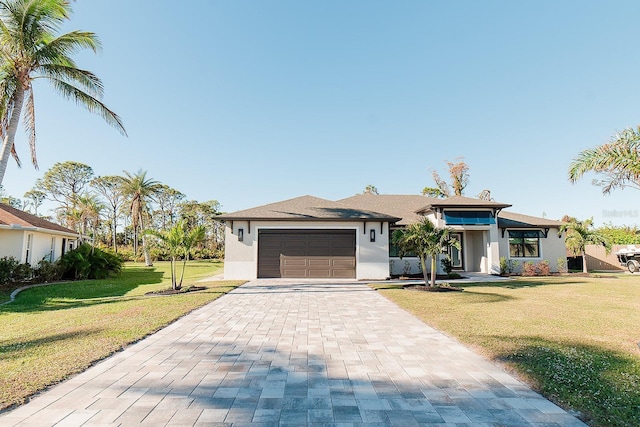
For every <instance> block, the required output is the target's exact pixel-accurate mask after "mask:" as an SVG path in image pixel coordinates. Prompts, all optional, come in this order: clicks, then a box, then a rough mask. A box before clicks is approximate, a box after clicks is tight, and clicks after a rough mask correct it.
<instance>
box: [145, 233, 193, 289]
mask: <svg viewBox="0 0 640 427" xmlns="http://www.w3.org/2000/svg"><path fill="white" fill-rule="evenodd" d="M146 233H147V234H150V235H152V236H153V237H155V238H157V239H158V240H159V241H160V242H161V243H162V245H163V246H164V248H165V249H166V250H167V251H168V252H169V257H170V258H171V289H173V290H178V289H180V288H182V279H183V278H184V270H185V268H186V265H187V260H188V259H189V255H190V254H191V249H193V247H194V246H195V245H196V244H197V243H198V242H200V241H202V240H203V239H204V237H205V229H204V227H203V226H197V227H194V228H192V229H191V230H187V225H186V221H185V220H180V221H178V222H176V223H175V225H174V226H173V227H171V228H169V229H168V230H162V231H155V230H147V231H146ZM180 258H182V260H183V263H182V271H181V273H180V280H178V272H177V266H178V262H179V260H180Z"/></svg>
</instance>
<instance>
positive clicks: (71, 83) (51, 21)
mask: <svg viewBox="0 0 640 427" xmlns="http://www.w3.org/2000/svg"><path fill="white" fill-rule="evenodd" d="M70 14H71V6H70V4H69V1H68V0H0V137H2V146H1V147H0V184H2V181H3V179H4V174H5V172H6V169H7V163H8V161H9V156H10V155H11V154H12V153H13V154H14V157H15V158H16V160H17V161H18V162H19V160H18V158H17V156H16V155H15V148H14V141H15V136H16V132H17V130H18V122H19V121H20V115H21V114H22V113H23V110H24V120H25V128H26V130H27V133H28V137H29V146H30V148H31V161H32V163H33V165H34V166H35V167H36V168H37V167H38V161H37V157H36V145H35V144H36V131H35V124H36V123H35V105H34V96H33V81H34V80H35V79H45V80H48V81H49V83H51V85H52V86H53V88H54V89H55V90H56V91H57V92H59V93H60V94H61V95H63V96H64V97H66V98H70V99H72V100H74V101H76V103H77V104H80V105H82V106H84V107H85V108H86V109H87V110H89V111H90V112H92V113H97V114H99V115H100V116H102V118H103V119H104V120H105V121H106V122H107V123H108V124H110V125H112V126H114V127H115V128H116V129H118V130H119V131H120V132H121V133H122V134H123V135H126V131H125V129H124V126H123V124H122V121H121V120H120V117H118V115H117V114H116V113H114V112H113V111H111V110H110V109H109V108H107V106H106V105H105V104H104V103H102V101H101V100H100V99H101V98H102V95H103V91H104V88H103V85H102V82H101V81H100V79H99V78H98V77H97V76H96V75H94V74H93V73H91V72H90V71H86V70H83V69H80V68H78V67H77V66H76V64H75V62H74V61H73V59H72V58H71V54H73V53H75V52H76V51H79V50H82V49H91V50H93V51H94V52H96V51H97V50H98V49H99V48H100V42H99V40H98V38H97V36H96V35H95V34H94V33H91V32H86V31H71V32H69V33H65V34H58V30H59V29H60V26H61V25H62V24H63V23H64V22H65V21H66V20H68V19H69V16H70Z"/></svg>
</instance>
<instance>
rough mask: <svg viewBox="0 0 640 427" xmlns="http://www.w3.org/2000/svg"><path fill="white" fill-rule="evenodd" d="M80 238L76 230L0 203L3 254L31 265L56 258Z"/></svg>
mask: <svg viewBox="0 0 640 427" xmlns="http://www.w3.org/2000/svg"><path fill="white" fill-rule="evenodd" d="M77 241H78V233H76V232H74V231H73V230H69V229H68V228H65V227H63V226H61V225H58V224H54V223H53V222H50V221H47V220H45V219H42V218H39V217H37V216H35V215H31V214H30V213H27V212H24V211H21V210H20V209H16V208H14V207H12V206H9V205H7V204H4V203H0V258H1V257H6V256H7V257H8V256H11V257H14V258H15V259H17V260H18V261H20V262H21V263H25V262H26V263H29V264H31V265H36V264H37V263H38V262H40V260H42V259H46V260H48V261H55V260H57V259H58V258H60V257H61V256H62V255H63V254H64V253H65V252H66V251H68V250H71V249H74V248H75V247H76V245H77Z"/></svg>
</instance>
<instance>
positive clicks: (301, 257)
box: [258, 230, 356, 279]
mask: <svg viewBox="0 0 640 427" xmlns="http://www.w3.org/2000/svg"><path fill="white" fill-rule="evenodd" d="M258 277H263V278H267V277H283V278H304V277H309V278H345V279H354V278H355V277H356V232H355V230H260V231H259V232H258Z"/></svg>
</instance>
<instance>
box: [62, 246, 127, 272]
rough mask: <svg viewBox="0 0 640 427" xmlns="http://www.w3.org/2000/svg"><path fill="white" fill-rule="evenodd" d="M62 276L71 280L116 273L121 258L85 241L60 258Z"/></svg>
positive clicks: (120, 267)
mask: <svg viewBox="0 0 640 427" xmlns="http://www.w3.org/2000/svg"><path fill="white" fill-rule="evenodd" d="M60 265H61V268H62V271H63V273H62V277H63V278H67V279H73V280H83V279H104V278H107V277H109V276H113V275H118V274H119V273H120V270H121V269H122V259H121V258H120V257H119V256H118V255H116V254H114V253H112V252H108V251H103V250H101V249H98V248H93V247H92V246H91V245H89V244H87V243H83V244H82V245H80V246H78V248H77V249H74V250H72V251H69V252H67V253H66V254H64V256H63V257H62V258H60Z"/></svg>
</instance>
